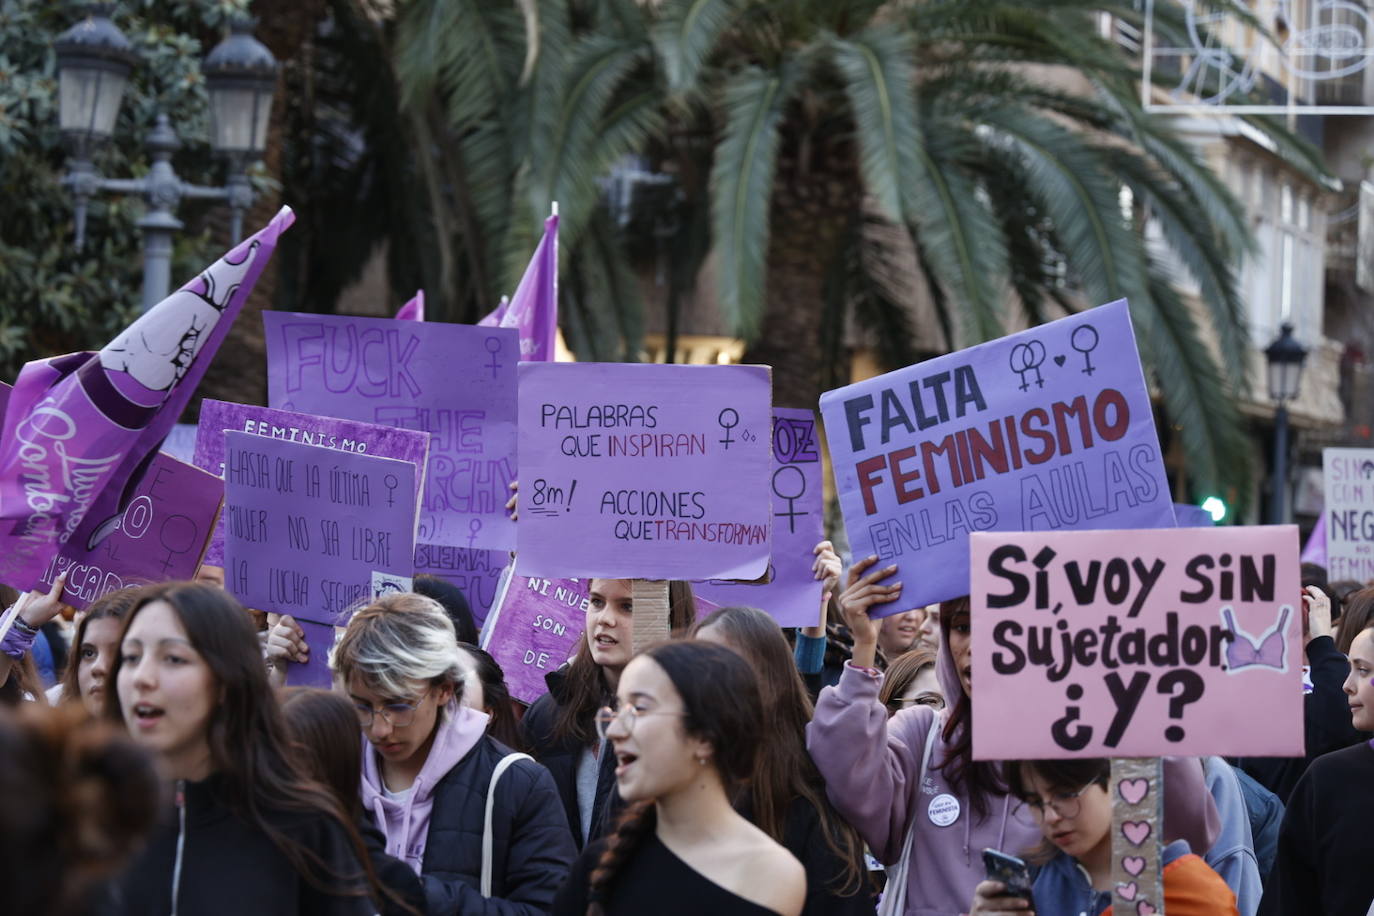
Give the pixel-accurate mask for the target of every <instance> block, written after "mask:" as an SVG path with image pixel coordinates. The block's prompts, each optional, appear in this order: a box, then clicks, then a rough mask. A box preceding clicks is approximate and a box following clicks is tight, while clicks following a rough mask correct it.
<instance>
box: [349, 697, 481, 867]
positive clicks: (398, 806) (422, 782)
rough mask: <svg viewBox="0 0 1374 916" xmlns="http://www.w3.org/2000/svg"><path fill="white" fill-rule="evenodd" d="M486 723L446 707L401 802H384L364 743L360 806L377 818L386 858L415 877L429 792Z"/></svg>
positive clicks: (476, 715)
mask: <svg viewBox="0 0 1374 916" xmlns="http://www.w3.org/2000/svg"><path fill="white" fill-rule="evenodd" d="M487 718H488V716H487V714H486V713H484V712H478V711H477V710H475V709H469V708H468V707H466V706H459V705H458V704H457V703H456V702H453V701H450V702H449V704H448V705H447V706H445V707H444V714H443V718H442V720H441V721H440V722H439V725H438V727H437V729H436V731H435V735H434V743H433V744H432V745H430V748H429V756H428V757H426V758H425V763H424V766H422V767H421V768H420V773H419V775H418V776H416V777H415V783H414V785H413V786H411V791H410V793H409V794H408V795H406V797H405V798H402V799H390V798H387V797H386V795H385V794H384V793H383V792H382V774H381V769H380V767H379V766H378V763H377V753H376V751H374V750H373V749H372V745H370V744H369V743H368V742H367V740H366V739H364V740H363V786H362V794H363V805H364V806H365V807H366V808H367V809H368V810H369V811H371V812H372V813H373V815H374V816H375V817H376V818H377V826H378V827H380V828H381V830H382V833H384V834H386V852H387V855H389V856H394V857H395V858H397V859H403V860H405V863H406V864H407V865H409V866H410V867H411V868H413V869H415V873H416V874H419V873H420V866H421V865H422V864H423V863H424V859H425V840H426V838H427V836H428V834H429V816H430V813H431V812H432V811H433V810H434V789H435V787H436V786H438V785H439V780H441V779H443V778H444V776H446V775H447V774H448V771H449V770H451V769H453V767H454V765H455V764H457V763H458V761H460V760H462V759H463V757H465V756H466V755H467V753H468V751H470V750H472V749H473V747H474V746H475V745H476V744H477V742H478V740H479V739H481V737H482V736H483V735H484V734H486V731H487Z"/></svg>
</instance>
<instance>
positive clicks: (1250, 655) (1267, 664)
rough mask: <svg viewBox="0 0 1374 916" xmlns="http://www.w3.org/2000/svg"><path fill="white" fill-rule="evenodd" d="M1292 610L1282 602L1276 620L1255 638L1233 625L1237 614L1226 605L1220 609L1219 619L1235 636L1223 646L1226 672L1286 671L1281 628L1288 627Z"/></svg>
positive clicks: (1286, 661)
mask: <svg viewBox="0 0 1374 916" xmlns="http://www.w3.org/2000/svg"><path fill="white" fill-rule="evenodd" d="M1292 611H1293V608H1292V606H1291V605H1287V604H1285V605H1284V606H1283V608H1282V609H1281V610H1280V611H1279V619H1278V621H1277V622H1275V624H1274V625H1273V626H1271V627H1270V628H1269V629H1267V630H1265V631H1264V636H1263V637H1262V638H1260V639H1258V640H1257V639H1255V637H1253V636H1251V635H1250V634H1249V633H1247V632H1245V631H1244V630H1242V629H1241V628H1240V627H1238V626H1236V615H1235V612H1234V611H1233V610H1232V609H1231V607H1230V606H1229V605H1228V606H1227V607H1224V608H1222V609H1221V621H1222V623H1223V624H1225V625H1226V628H1227V629H1228V630H1230V631H1231V632H1232V633H1233V634H1235V639H1233V640H1231V641H1230V642H1229V643H1228V644H1227V646H1226V670H1227V672H1228V673H1235V672H1236V671H1239V670H1241V669H1243V668H1256V667H1259V668H1273V669H1274V670H1275V671H1287V670H1288V660H1287V656H1288V641H1287V640H1286V639H1285V638H1284V636H1285V634H1284V631H1285V630H1287V629H1288V616H1289V615H1290V614H1291V613H1292Z"/></svg>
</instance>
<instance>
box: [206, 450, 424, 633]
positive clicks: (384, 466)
mask: <svg viewBox="0 0 1374 916" xmlns="http://www.w3.org/2000/svg"><path fill="white" fill-rule="evenodd" d="M224 438H225V462H224V516H225V526H224V535H225V544H224V555H225V564H224V587H225V588H227V589H228V590H229V591H231V592H233V593H234V595H235V596H237V597H238V599H239V600H240V601H242V602H243V603H244V604H245V605H247V606H249V607H255V608H260V609H262V610H264V611H276V612H278V613H282V614H291V615H292V616H294V617H296V618H297V619H300V620H311V621H314V622H316V623H331V624H332V623H334V622H335V621H336V620H337V619H338V617H339V614H340V613H341V612H342V611H345V610H347V609H348V608H349V607H350V606H352V605H353V604H354V603H355V602H356V601H358V600H359V599H368V598H371V597H373V596H374V595H375V594H376V593H377V592H378V591H379V590H384V591H385V590H395V591H406V590H409V588H410V578H411V574H412V571H413V570H414V568H415V566H414V564H415V474H416V468H415V465H413V464H411V463H410V462H408V461H397V460H395V459H393V458H378V457H374V456H372V455H363V454H359V453H357V452H346V451H341V450H338V449H330V448H324V447H321V446H317V445H302V444H300V443H298V442H290V441H288V440H284V439H272V438H269V437H267V436H256V435H253V434H251V433H245V432H239V431H237V430H229V431H227V432H225V433H224Z"/></svg>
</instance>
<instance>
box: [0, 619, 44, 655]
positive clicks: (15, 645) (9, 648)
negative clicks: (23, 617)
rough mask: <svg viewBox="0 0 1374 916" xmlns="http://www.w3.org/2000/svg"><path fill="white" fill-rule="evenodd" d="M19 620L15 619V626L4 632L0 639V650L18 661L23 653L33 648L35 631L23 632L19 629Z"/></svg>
mask: <svg viewBox="0 0 1374 916" xmlns="http://www.w3.org/2000/svg"><path fill="white" fill-rule="evenodd" d="M18 624H19V621H17V620H16V621H15V626H13V627H11V628H10V631H9V632H8V633H6V634H5V638H4V639H3V640H0V652H3V653H4V654H5V655H8V656H9V657H10V658H12V659H14V660H15V661H18V660H19V659H21V658H23V657H24V653H25V652H27V651H29V649H31V648H33V638H34V636H35V635H36V633H35V632H32V631H31V632H28V633H25V632H23V631H22V630H20V629H19V626H18Z"/></svg>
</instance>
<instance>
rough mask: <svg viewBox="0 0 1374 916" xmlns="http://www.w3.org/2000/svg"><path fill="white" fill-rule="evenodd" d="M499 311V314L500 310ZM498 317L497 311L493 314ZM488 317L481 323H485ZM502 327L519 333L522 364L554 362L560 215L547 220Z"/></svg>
mask: <svg viewBox="0 0 1374 916" xmlns="http://www.w3.org/2000/svg"><path fill="white" fill-rule="evenodd" d="M497 311H500V309H499V308H498V309H497ZM494 314H496V313H495V312H493V313H492V315H494ZM492 315H488V316H487V317H486V318H483V319H482V321H481V322H479V324H486V323H487V322H488V320H490V318H491V317H492ZM500 327H503V328H515V329H517V330H518V331H519V332H520V359H521V361H523V362H531V363H551V362H553V359H554V355H555V353H556V351H557V339H558V213H557V211H556V210H555V212H554V214H553V216H550V217H549V218H548V219H546V220H544V237H543V238H542V239H540V240H539V247H538V248H536V249H535V250H534V257H532V258H530V266H529V267H526V268H525V275H524V276H523V277H521V278H520V285H519V286H518V287H516V289H515V295H514V296H512V297H511V299H510V303H509V304H508V305H507V306H506V309H505V311H504V312H503V313H502V314H501V318H500Z"/></svg>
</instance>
